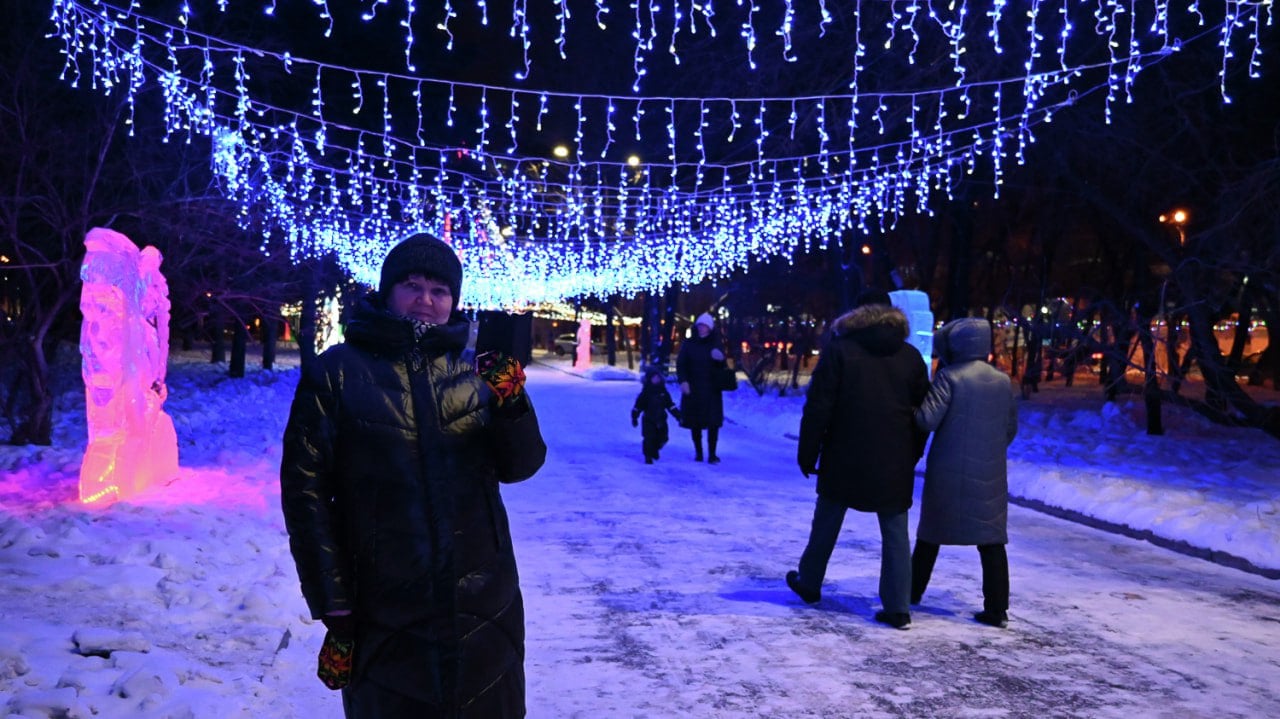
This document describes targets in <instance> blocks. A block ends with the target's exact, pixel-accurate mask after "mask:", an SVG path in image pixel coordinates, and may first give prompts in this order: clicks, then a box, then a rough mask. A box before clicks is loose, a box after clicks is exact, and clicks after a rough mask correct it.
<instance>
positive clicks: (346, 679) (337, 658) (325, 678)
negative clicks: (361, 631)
mask: <svg viewBox="0 0 1280 719" xmlns="http://www.w3.org/2000/svg"><path fill="white" fill-rule="evenodd" d="M355 648H356V643H355V641H354V640H352V639H339V638H338V637H336V636H334V633H333V632H328V633H326V634H325V635H324V644H322V645H320V659H319V667H318V668H317V669H316V676H318V677H320V681H322V682H324V685H325V686H326V687H329V688H330V689H341V688H343V687H345V686H346V685H347V684H348V683H350V682H351V660H352V657H353V656H354V655H355Z"/></svg>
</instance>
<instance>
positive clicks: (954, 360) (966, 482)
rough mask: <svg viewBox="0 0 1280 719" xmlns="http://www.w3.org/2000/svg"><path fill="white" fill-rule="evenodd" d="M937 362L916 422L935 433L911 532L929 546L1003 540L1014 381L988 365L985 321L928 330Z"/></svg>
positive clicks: (1015, 411) (1015, 414) (988, 332)
mask: <svg viewBox="0 0 1280 719" xmlns="http://www.w3.org/2000/svg"><path fill="white" fill-rule="evenodd" d="M933 346H934V353H935V354H936V355H938V357H939V358H940V360H941V365H940V366H939V368H938V373H937V375H935V376H934V378H933V386H932V387H930V388H929V394H928V396H926V397H925V400H924V403H923V404H922V405H921V406H920V409H919V410H917V411H916V423H917V424H918V425H919V426H920V427H921V428H923V429H925V430H931V431H933V433H934V435H933V444H931V445H930V446H929V459H928V461H927V463H926V465H925V474H924V492H923V494H922V495H921V501H920V526H919V528H918V529H917V531H916V535H917V536H918V537H919V538H920V539H923V540H924V541H926V542H932V543H934V544H975V545H976V544H1005V543H1007V542H1008V541H1009V538H1008V532H1007V529H1006V528H1007V525H1008V517H1009V481H1008V479H1009V478H1008V473H1007V462H1006V454H1007V447H1008V446H1009V443H1010V442H1012V441H1013V437H1014V435H1016V434H1017V432H1018V405H1017V403H1016V402H1015V401H1014V398H1013V383H1012V381H1011V380H1010V379H1009V376H1008V375H1006V374H1005V373H1004V372H1001V371H1000V370H998V369H996V368H995V367H992V366H991V365H989V364H987V362H986V358H987V355H988V354H989V353H990V352H991V323H990V322H987V321H986V320H984V319H980V318H974V317H971V318H966V319H959V320H953V321H951V322H948V323H947V324H945V325H943V326H942V328H941V329H939V330H938V331H937V332H936V333H934V344H933Z"/></svg>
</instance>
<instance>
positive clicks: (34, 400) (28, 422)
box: [9, 339, 53, 447]
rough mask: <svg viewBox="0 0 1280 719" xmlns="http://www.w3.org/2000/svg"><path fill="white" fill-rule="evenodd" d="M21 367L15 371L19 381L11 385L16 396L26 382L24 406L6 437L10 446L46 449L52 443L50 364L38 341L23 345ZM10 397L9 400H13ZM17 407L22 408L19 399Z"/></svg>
mask: <svg viewBox="0 0 1280 719" xmlns="http://www.w3.org/2000/svg"><path fill="white" fill-rule="evenodd" d="M21 351H22V353H23V354H24V355H26V356H25V357H23V358H22V361H21V366H20V368H19V369H18V375H19V378H20V379H19V381H18V382H15V383H14V389H15V393H16V392H17V391H18V385H21V384H23V382H22V381H21V380H23V379H25V384H26V389H27V404H26V405H25V407H23V408H22V409H21V410H20V411H19V412H18V413H16V414H17V416H18V418H19V419H18V423H17V424H16V425H15V426H14V428H13V433H12V434H11V435H10V436H9V444H13V445H28V444H35V445H40V446H42V447H47V446H49V445H51V444H53V392H51V391H50V389H49V364H48V362H47V361H46V359H45V356H44V349H43V347H42V346H41V342H40V341H39V340H38V339H36V340H32V341H31V342H30V343H24V344H23V345H22V350H21ZM13 399H14V398H13V397H10V401H13ZM18 406H20V407H21V406H22V405H21V402H20V400H19V403H18Z"/></svg>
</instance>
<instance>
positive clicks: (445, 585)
mask: <svg viewBox="0 0 1280 719" xmlns="http://www.w3.org/2000/svg"><path fill="white" fill-rule="evenodd" d="M466 337H467V324H466V322H465V321H458V322H451V323H450V324H448V325H439V326H436V327H433V328H430V329H429V330H428V331H427V333H426V334H425V335H424V336H423V337H421V339H418V340H416V342H415V338H414V332H413V327H412V324H411V323H410V322H409V321H407V320H403V319H398V318H393V317H392V316H391V315H389V314H387V313H386V312H385V311H381V310H378V309H376V308H374V307H372V306H369V305H366V306H364V307H363V308H362V309H361V310H360V312H359V314H358V316H357V318H356V319H355V321H353V322H352V323H351V324H350V325H349V327H348V329H347V332H346V343H345V344H342V345H338V346H336V347H333V348H331V349H329V350H328V351H326V352H324V353H323V354H321V355H320V356H319V357H318V358H316V360H315V362H314V363H313V364H312V366H311V367H309V369H308V371H307V372H306V373H305V374H304V376H303V377H302V379H301V380H300V381H299V384H298V388H297V394H296V395H295V397H294V401H293V407H292V410H291V412H290V416H289V423H288V426H287V427H286V429H285V436H284V455H283V459H282V464H281V469H280V481H281V502H282V504H283V509H284V517H285V526H286V528H287V529H288V533H289V546H290V550H291V551H292V553H293V557H294V560H295V562H296V564H297V568H298V577H299V579H300V580H301V583H302V591H303V595H304V596H305V598H306V601H307V606H308V608H309V609H310V611H311V614H312V616H313V617H317V618H319V617H321V616H323V615H325V614H326V613H329V612H332V611H334V610H350V611H351V612H352V613H353V615H354V618H355V621H356V628H357V631H356V637H355V639H356V654H355V668H354V673H353V680H352V682H353V683H352V686H353V688H354V687H355V686H357V683H358V682H362V681H369V682H374V683H375V684H377V685H379V686H381V687H383V688H385V689H389V690H391V691H393V692H396V693H399V694H403V695H406V696H409V697H412V698H414V699H415V700H417V701H419V702H422V703H424V704H429V705H434V706H437V707H439V711H438V712H436V713H433V716H439V717H462V716H467V717H485V718H489V717H522V716H524V713H525V706H524V666H523V661H524V609H523V604H522V600H521V596H520V587H519V578H518V575H517V573H516V563H515V555H514V554H513V552H512V547H511V536H510V531H509V529H508V525H507V514H506V510H505V508H504V507H503V503H502V498H501V496H500V495H499V492H498V483H499V482H512V481H518V480H521V479H525V478H527V477H529V476H531V475H532V474H533V473H534V472H535V471H537V469H538V468H539V467H540V466H541V465H542V462H543V459H544V457H545V453H546V446H545V445H544V444H543V441H542V437H541V434H540V432H539V429H538V419H537V417H536V415H535V414H534V412H533V408H532V406H531V405H529V404H528V403H527V397H526V398H525V399H524V400H521V401H520V402H516V403H513V404H514V405H515V406H508V407H504V408H503V409H502V410H498V409H496V408H495V407H494V401H493V400H494V395H493V393H492V391H491V390H490V389H489V387H488V385H486V384H485V383H484V381H483V380H481V379H480V378H479V377H478V376H477V375H476V373H475V369H474V368H473V367H472V365H471V364H469V363H468V362H465V361H463V360H462V359H461V358H460V354H461V350H462V349H463V347H464V344H465V341H466ZM415 349H416V351H415Z"/></svg>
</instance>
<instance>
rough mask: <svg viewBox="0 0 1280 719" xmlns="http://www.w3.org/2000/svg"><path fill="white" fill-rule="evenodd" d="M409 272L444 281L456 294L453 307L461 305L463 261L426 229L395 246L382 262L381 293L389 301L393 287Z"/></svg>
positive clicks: (407, 275) (379, 285)
mask: <svg viewBox="0 0 1280 719" xmlns="http://www.w3.org/2000/svg"><path fill="white" fill-rule="evenodd" d="M409 275H422V276H423V277H428V278H432V279H435V280H438V281H440V282H443V283H444V284H446V285H448V286H449V292H450V293H452V294H453V306H454V307H457V306H458V297H459V296H460V294H461V290H462V263H461V262H459V261H458V256H457V255H456V254H454V252H453V248H452V247H450V246H449V245H447V244H445V243H444V241H443V240H441V239H439V238H438V237H435V236H434V235H430V234H427V233H426V232H419V233H417V234H416V235H410V236H409V237H406V238H405V239H403V240H401V241H400V244H398V245H396V246H395V247H392V248H391V251H390V252H388V253H387V259H385V260H383V261H382V279H381V280H380V281H379V284H378V294H379V295H381V296H382V300H383V301H384V302H385V301H386V299H387V297H388V296H389V295H390V294H391V288H392V287H393V286H395V284H396V283H397V282H403V281H404V280H405V279H406V278H407V277H409Z"/></svg>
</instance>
